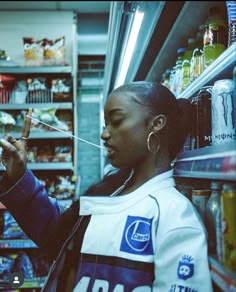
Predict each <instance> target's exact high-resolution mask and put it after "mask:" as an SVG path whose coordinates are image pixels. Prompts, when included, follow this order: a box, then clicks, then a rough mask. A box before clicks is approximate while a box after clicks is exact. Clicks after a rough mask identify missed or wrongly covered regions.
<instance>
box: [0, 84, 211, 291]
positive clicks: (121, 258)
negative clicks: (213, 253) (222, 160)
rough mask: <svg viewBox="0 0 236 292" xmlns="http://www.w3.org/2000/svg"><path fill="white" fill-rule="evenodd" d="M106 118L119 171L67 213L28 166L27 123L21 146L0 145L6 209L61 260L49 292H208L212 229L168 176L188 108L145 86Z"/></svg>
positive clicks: (130, 91)
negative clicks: (207, 229) (207, 231)
mask: <svg viewBox="0 0 236 292" xmlns="http://www.w3.org/2000/svg"><path fill="white" fill-rule="evenodd" d="M104 114H105V128H104V130H103V132H102V134H101V138H102V139H103V140H104V145H105V146H106V147H107V149H108V152H107V155H108V159H109V160H110V162H111V164H112V165H113V166H114V167H115V168H117V169H118V171H117V172H115V173H113V174H111V175H107V176H105V178H104V179H103V181H102V182H100V183H98V184H96V185H94V186H92V187H90V188H89V189H88V190H87V191H86V193H85V194H84V195H82V196H80V199H79V200H78V201H77V202H75V203H73V205H72V206H71V208H69V209H68V210H67V211H65V212H63V211H62V210H61V209H60V206H59V205H58V203H57V202H56V201H55V199H52V198H49V197H48V195H47V193H46V191H45V189H44V187H43V186H42V185H41V184H40V182H39V181H38V180H37V178H36V177H35V176H34V175H33V174H32V172H31V171H30V170H29V169H28V168H27V166H26V141H27V138H28V136H29V129H30V118H27V119H26V124H25V128H24V130H23V134H22V137H21V139H19V140H15V139H14V138H13V137H10V136H6V137H5V138H4V139H1V144H0V145H1V146H2V148H3V162H4V164H5V166H6V173H5V174H4V175H3V177H2V179H1V189H0V193H1V197H0V199H1V201H2V203H3V204H5V206H6V207H7V208H8V210H9V211H10V212H11V213H12V215H13V216H14V217H15V219H16V220H17V222H18V223H19V225H20V226H21V227H22V229H23V230H24V231H25V232H26V234H27V235H28V236H29V237H30V238H31V239H32V240H34V242H35V243H36V244H37V245H38V246H39V247H40V248H41V249H42V250H43V251H44V252H45V253H46V254H47V255H48V256H49V258H50V259H52V260H55V259H56V261H54V264H53V265H52V268H51V271H50V273H49V277H48V279H47V281H46V283H45V286H44V288H43V291H50V292H53V291H63V292H65V291H79V292H85V291H113V292H121V291H122V292H123V291H132V292H146V291H161V292H162V291H163V292H167V291H169V292H170V291H171V292H177V291H188V292H190V291H191V292H193V291H194V292H195V291H198V292H199V291H203V292H211V291H212V286H211V277H210V272H209V266H208V256H207V239H206V234H205V229H204V226H203V224H202V222H201V220H200V219H199V216H198V214H197V213H196V211H195V209H194V207H193V206H192V204H191V202H190V201H189V200H188V199H187V198H185V197H184V196H183V195H182V194H180V193H179V192H178V191H177V190H176V188H175V182H174V179H173V170H172V168H171V162H172V161H173V160H174V159H175V158H176V156H177V154H178V152H179V151H180V150H181V147H182V145H183V144H184V141H185V138H186V136H187V134H188V131H189V128H190V125H191V123H190V121H191V107H190V103H189V102H188V101H187V100H184V99H178V100H176V98H175V96H174V95H173V94H172V93H171V92H170V91H169V90H168V89H167V88H165V87H164V86H162V85H160V84H156V83H151V82H146V81H139V82H133V83H130V84H127V85H123V86H121V87H119V88H117V89H115V90H114V91H113V92H112V93H111V94H110V96H109V97H108V99H107V101H106V104H105V108H104ZM13 166H14V167H13Z"/></svg>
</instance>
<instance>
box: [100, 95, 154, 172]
mask: <svg viewBox="0 0 236 292" xmlns="http://www.w3.org/2000/svg"><path fill="white" fill-rule="evenodd" d="M147 117H148V107H146V106H143V105H140V104H138V103H136V102H135V101H134V100H133V99H132V97H131V94H130V93H115V94H112V95H110V96H109V98H108V100H107V102H106V104H105V108H104V118H105V128H104V130H103V132H102V134H101V138H102V139H103V140H104V141H105V143H104V145H105V146H106V147H107V149H108V158H109V159H110V161H111V164H112V165H113V166H115V167H118V168H122V167H135V165H138V163H139V162H141V161H143V160H145V157H147V155H148V154H149V152H148V149H147V144H146V141H147V136H148V134H149V133H150V128H149V129H148V124H147V123H146V122H145V121H146V120H147Z"/></svg>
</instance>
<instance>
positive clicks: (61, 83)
mask: <svg viewBox="0 0 236 292" xmlns="http://www.w3.org/2000/svg"><path fill="white" fill-rule="evenodd" d="M51 92H52V94H53V101H54V102H66V101H71V99H72V80H71V79H68V78H62V79H59V78H57V79H52V80H51Z"/></svg>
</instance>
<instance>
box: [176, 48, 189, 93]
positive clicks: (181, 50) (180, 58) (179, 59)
mask: <svg viewBox="0 0 236 292" xmlns="http://www.w3.org/2000/svg"><path fill="white" fill-rule="evenodd" d="M185 51H186V48H178V50H177V59H176V63H175V86H174V91H175V96H176V97H177V96H178V95H179V94H180V93H181V92H182V62H183V57H184V53H185Z"/></svg>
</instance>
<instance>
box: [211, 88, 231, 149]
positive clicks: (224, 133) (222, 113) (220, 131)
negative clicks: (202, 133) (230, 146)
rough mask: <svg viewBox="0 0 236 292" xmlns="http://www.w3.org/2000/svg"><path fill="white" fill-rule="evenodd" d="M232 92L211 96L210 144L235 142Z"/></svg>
mask: <svg viewBox="0 0 236 292" xmlns="http://www.w3.org/2000/svg"><path fill="white" fill-rule="evenodd" d="M234 108H235V105H234V100H233V91H229V92H227V91H226V90H224V91H223V92H219V93H217V92H216V94H215V93H214V94H212V144H213V145H214V144H221V143H224V142H228V141H234V140H235V124H234V123H235V117H234V115H235V113H234Z"/></svg>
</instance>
